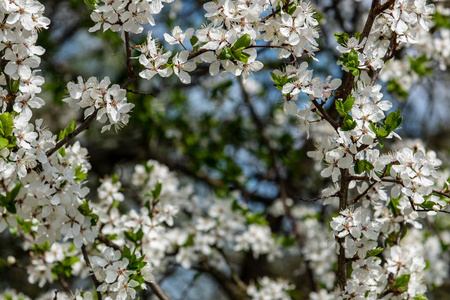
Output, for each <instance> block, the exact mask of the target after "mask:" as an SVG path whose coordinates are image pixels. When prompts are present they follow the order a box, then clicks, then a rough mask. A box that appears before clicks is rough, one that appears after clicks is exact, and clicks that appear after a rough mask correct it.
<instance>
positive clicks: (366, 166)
mask: <svg viewBox="0 0 450 300" xmlns="http://www.w3.org/2000/svg"><path fill="white" fill-rule="evenodd" d="M373 169H374V166H373V165H372V164H371V163H370V162H369V161H367V160H365V159H363V160H359V159H357V160H356V163H355V167H354V170H355V173H356V174H361V173H362V172H364V171H370V170H373Z"/></svg>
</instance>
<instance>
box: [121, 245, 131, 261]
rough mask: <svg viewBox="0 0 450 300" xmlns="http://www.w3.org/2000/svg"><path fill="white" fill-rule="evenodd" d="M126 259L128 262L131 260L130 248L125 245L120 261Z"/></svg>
mask: <svg viewBox="0 0 450 300" xmlns="http://www.w3.org/2000/svg"><path fill="white" fill-rule="evenodd" d="M123 258H127V259H128V260H131V251H130V248H128V247H127V246H126V245H125V246H123V251H122V256H121V257H120V259H123Z"/></svg>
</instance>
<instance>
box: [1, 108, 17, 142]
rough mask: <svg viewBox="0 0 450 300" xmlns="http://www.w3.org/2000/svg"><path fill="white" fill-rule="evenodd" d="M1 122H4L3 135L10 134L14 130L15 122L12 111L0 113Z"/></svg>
mask: <svg viewBox="0 0 450 300" xmlns="http://www.w3.org/2000/svg"><path fill="white" fill-rule="evenodd" d="M0 122H1V123H2V131H3V132H2V135H3V136H4V137H7V136H10V135H11V134H12V132H13V128H14V123H13V118H12V116H11V114H10V113H8V112H4V113H2V114H1V115H0Z"/></svg>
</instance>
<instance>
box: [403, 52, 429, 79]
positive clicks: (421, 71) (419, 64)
mask: <svg viewBox="0 0 450 300" xmlns="http://www.w3.org/2000/svg"><path fill="white" fill-rule="evenodd" d="M408 59H409V63H410V66H411V70H413V71H414V72H416V73H417V75H419V76H428V75H431V74H432V73H433V70H432V69H431V68H430V63H431V61H430V60H429V59H428V58H427V56H426V55H425V54H424V55H421V56H419V57H417V58H413V57H411V56H409V55H408Z"/></svg>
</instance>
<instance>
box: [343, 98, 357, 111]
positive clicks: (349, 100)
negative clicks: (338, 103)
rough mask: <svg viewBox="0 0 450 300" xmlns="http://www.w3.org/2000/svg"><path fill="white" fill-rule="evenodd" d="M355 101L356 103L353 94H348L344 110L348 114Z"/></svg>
mask: <svg viewBox="0 0 450 300" xmlns="http://www.w3.org/2000/svg"><path fill="white" fill-rule="evenodd" d="M353 103H355V97H353V96H351V95H350V96H348V97H347V100H345V102H344V111H345V112H346V113H347V114H348V113H349V112H350V111H351V110H352V107H353Z"/></svg>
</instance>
